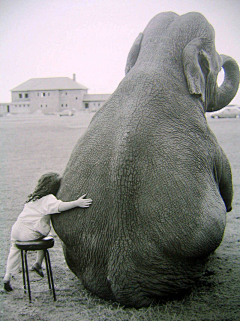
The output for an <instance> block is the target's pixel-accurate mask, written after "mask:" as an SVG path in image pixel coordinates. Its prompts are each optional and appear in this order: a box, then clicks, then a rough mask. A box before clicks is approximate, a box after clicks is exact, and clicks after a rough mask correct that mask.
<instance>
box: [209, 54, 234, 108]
mask: <svg viewBox="0 0 240 321" xmlns="http://www.w3.org/2000/svg"><path fill="white" fill-rule="evenodd" d="M221 58H222V62H223V63H222V68H223V69H224V81H223V83H222V85H221V86H220V87H219V88H218V87H217V92H216V100H215V102H213V101H211V102H210V104H209V105H208V107H207V111H209V112H211V111H216V110H219V109H221V108H223V107H225V106H227V105H228V104H229V103H230V102H231V100H232V99H233V98H234V96H235V95H236V93H237V91H238V86H239V68H238V64H237V63H236V61H235V60H234V59H232V58H231V57H229V56H225V55H221Z"/></svg>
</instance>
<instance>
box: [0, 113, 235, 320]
mask: <svg viewBox="0 0 240 321" xmlns="http://www.w3.org/2000/svg"><path fill="white" fill-rule="evenodd" d="M92 116H93V114H91V113H84V112H82V113H80V114H79V115H76V116H73V117H56V116H31V115H28V116H12V117H1V118H0V131H1V139H0V144H1V157H0V172H1V175H0V215H1V219H0V237H1V261H0V272H1V276H2V277H3V276H4V272H5V264H6V259H7V255H8V251H9V246H10V239H9V238H10V229H11V226H12V224H13V223H14V222H15V220H16V218H17V216H18V214H19V213H20V212H21V210H22V207H23V203H24V201H25V200H26V196H27V195H28V194H29V193H31V192H32V190H33V188H34V187H35V185H36V182H37V180H38V178H39V177H40V176H41V175H42V174H43V173H46V172H48V171H56V172H59V173H60V174H62V173H63V171H64V169H65V166H66V164H67V161H68V159H69V156H70V154H71V151H72V149H73V147H74V145H75V143H76V141H77V140H78V138H79V137H80V136H81V135H82V134H83V133H84V131H85V130H86V128H87V126H88V124H89V122H90V120H91V117H92ZM208 121H209V125H210V127H211V128H212V130H213V132H214V133H215V135H216V136H217V138H218V141H219V143H220V145H221V146H222V147H223V149H224V151H225V153H226V154H227V156H228V158H229V160H230V163H231V166H232V172H233V183H234V201H233V211H232V212H230V213H228V216H227V227H226V230H225V235H224V239H223V242H222V243H221V245H220V247H219V248H218V249H217V251H216V252H215V253H214V255H213V256H212V257H211V259H210V261H209V265H208V273H207V274H206V275H204V276H203V278H202V279H201V280H200V281H199V283H198V284H197V285H196V286H195V288H194V289H193V291H192V292H191V293H190V294H189V295H187V296H185V297H184V299H181V300H179V301H172V302H166V303H165V304H161V305H157V306H153V307H148V308H142V309H138V310H136V309H130V308H128V309H125V308H124V307H120V306H118V304H116V303H111V302H106V301H103V300H100V299H99V298H97V297H95V296H92V295H91V294H89V293H88V292H87V291H86V290H85V289H84V288H83V286H82V284H81V282H80V280H78V279H77V277H76V276H75V275H74V274H73V273H72V272H71V271H70V270H69V268H68V267H67V265H66V263H65V260H64V256H63V253H62V248H61V242H60V240H59V238H58V237H57V235H56V234H55V233H54V231H53V235H54V237H55V246H54V248H53V249H50V256H51V261H52V268H53V274H54V281H55V285H56V295H57V301H56V302H54V301H53V298H52V295H51V293H49V291H48V290H47V278H46V277H45V278H44V279H40V278H39V277H38V276H37V275H36V274H35V273H34V272H31V273H30V279H31V287H32V291H33V293H32V303H31V304H30V303H29V302H28V296H27V295H24V292H23V289H22V275H21V274H20V273H19V274H18V275H16V276H15V278H14V279H13V280H12V285H13V287H14V291H13V292H11V293H5V292H4V291H1V292H0V301H1V307H0V310H1V311H0V313H1V316H0V319H1V320H4V321H8V320H9V321H10V320H11V321H12V320H16V321H22V320H26V321H31V320H34V321H36V320H44V321H45V320H46V321H47V320H49V321H54V320H56V321H59V320H60V321H61V320H64V321H65V320H70V321H77V320H99V321H100V320H111V321H123V320H132V321H135V320H149V321H155V320H156V321H157V320H159V321H160V320H161V321H172V320H175V321H177V320H181V321H190V320H191V321H198V320H199V321H203V320H206V321H207V320H209V321H210V320H211V321H212V320H216V321H239V320H240V235H239V234H240V146H239V137H240V119H216V120H215V119H210V118H208ZM34 258H35V254H34V253H31V252H30V253H29V265H30V264H31V263H32V262H33V260H34ZM45 274H46V272H45Z"/></svg>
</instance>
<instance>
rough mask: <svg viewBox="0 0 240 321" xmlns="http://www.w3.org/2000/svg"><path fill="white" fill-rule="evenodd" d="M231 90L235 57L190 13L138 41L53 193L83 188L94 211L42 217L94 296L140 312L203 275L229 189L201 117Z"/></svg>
mask: <svg viewBox="0 0 240 321" xmlns="http://www.w3.org/2000/svg"><path fill="white" fill-rule="evenodd" d="M221 67H223V68H224V70H225V79H224V82H223V84H222V86H221V87H219V88H218V86H217V84H216V79H217V75H218V73H219V71H220V69H221ZM229 70H230V71H229ZM238 83H239V70H238V68H237V64H236V62H235V61H234V60H233V59H232V58H230V57H227V56H224V55H221V56H220V55H219V54H218V53H217V52H216V51H215V45H214V30H213V28H212V26H211V25H210V24H209V23H208V22H207V20H206V19H205V18H204V17H203V16H202V15H201V14H199V13H188V14H185V15H183V16H178V15H177V14H175V13H171V12H168V13H162V14H159V15H157V16H155V17H154V18H153V19H152V20H151V21H150V22H149V24H148V25H147V27H146V29H145V30H144V31H143V33H140V34H139V36H138V37H137V39H136V41H135V42H134V44H133V46H132V48H131V50H130V52H129V55H128V59H127V65H126V76H125V78H124V79H123V80H122V81H121V83H120V84H119V86H118V88H117V89H116V91H115V92H114V93H113V94H112V95H111V97H110V99H109V100H108V101H107V102H106V103H105V105H104V106H103V107H102V108H101V109H100V110H99V112H98V113H97V114H96V115H95V116H94V117H93V119H92V121H91V123H90V125H89V128H88V129H87V131H86V133H85V134H84V136H83V137H81V138H80V140H79V141H78V143H77V144H76V146H75V148H74V150H73V152H72V155H71V158H70V160H69V162H68V164H67V167H66V170H65V172H64V174H63V179H62V185H61V189H60V191H59V193H58V197H59V198H60V199H62V200H63V201H70V200H74V199H76V198H77V197H79V196H81V195H82V194H83V193H88V194H87V197H89V198H91V199H92V200H93V204H92V206H91V207H90V208H89V209H79V208H78V209H74V210H71V211H69V212H66V213H62V214H56V215H54V216H53V217H52V221H53V226H54V228H55V230H56V232H57V234H58V235H59V237H60V238H61V240H62V241H63V248H64V253H65V257H66V261H67V264H68V265H69V267H70V269H71V270H72V271H73V272H74V273H75V274H76V275H77V276H78V277H79V278H80V279H81V280H82V282H83V285H84V286H85V287H86V288H87V289H88V290H90V291H91V292H92V293H94V294H96V295H98V296H99V297H101V298H105V299H111V300H114V301H117V302H120V303H121V304H123V305H125V306H134V307H142V306H147V305H149V304H151V302H153V300H155V299H158V298H160V299H161V298H168V297H172V296H175V295H178V294H179V293H181V292H182V291H185V290H187V289H189V287H191V285H192V284H194V282H195V281H196V280H197V279H198V278H199V277H200V276H201V275H202V273H203V271H204V267H205V264H206V260H207V257H208V256H209V254H210V253H212V252H213V251H214V250H215V249H216V248H217V247H218V246H219V244H220V243H221V240H222V237H223V233H224V228H225V224H226V212H227V211H230V210H231V202H232V193H233V192H232V179H231V169H230V165H229V162H228V160H227V158H226V156H225V154H224V152H223V151H222V149H221V147H220V146H219V145H218V143H217V140H216V138H215V137H214V135H213V133H212V132H211V130H210V129H209V127H208V125H207V122H206V118H205V112H206V111H210V110H217V109H218V108H222V107H223V105H226V104H228V103H229V102H230V101H231V100H232V98H233V97H234V95H235V94H236V92H237V89H238Z"/></svg>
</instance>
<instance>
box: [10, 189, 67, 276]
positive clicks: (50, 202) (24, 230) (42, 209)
mask: <svg viewBox="0 0 240 321" xmlns="http://www.w3.org/2000/svg"><path fill="white" fill-rule="evenodd" d="M61 202H62V201H61V200H58V199H57V198H56V197H55V196H54V195H52V194H50V195H47V196H44V197H42V198H40V199H38V200H36V201H31V202H29V203H26V204H25V205H24V208H23V211H22V212H21V213H20V214H19V216H18V218H17V221H16V222H15V223H14V224H13V226H12V230H11V248H10V251H9V255H8V260H7V268H6V274H7V273H10V274H13V272H15V271H16V270H17V269H18V267H19V263H20V255H21V251H20V250H19V249H18V248H17V247H16V245H15V241H17V240H18V241H33V240H37V239H40V238H42V237H44V236H47V235H48V233H49V232H50V229H51V227H50V214H55V213H60V212H59V210H58V208H59V204H60V203H61Z"/></svg>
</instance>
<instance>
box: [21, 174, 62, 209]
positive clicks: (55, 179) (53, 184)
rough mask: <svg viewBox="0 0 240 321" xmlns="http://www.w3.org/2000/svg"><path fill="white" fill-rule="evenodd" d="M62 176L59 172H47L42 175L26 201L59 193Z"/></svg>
mask: <svg viewBox="0 0 240 321" xmlns="http://www.w3.org/2000/svg"><path fill="white" fill-rule="evenodd" d="M60 184H61V177H60V175H59V174H58V173H51V172H50V173H47V174H44V175H42V176H41V177H40V179H39V180H38V184H37V186H36V187H35V190H34V192H33V193H32V194H30V195H28V200H27V201H26V203H28V202H30V201H33V202H34V201H36V200H37V199H40V198H42V197H43V196H46V195H49V194H53V195H55V196H56V195H57V192H58V190H59V188H60Z"/></svg>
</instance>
